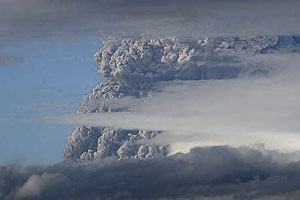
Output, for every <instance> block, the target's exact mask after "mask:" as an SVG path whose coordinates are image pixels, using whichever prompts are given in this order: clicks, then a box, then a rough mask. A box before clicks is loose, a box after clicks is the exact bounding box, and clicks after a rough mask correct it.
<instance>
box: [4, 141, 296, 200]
mask: <svg viewBox="0 0 300 200" xmlns="http://www.w3.org/2000/svg"><path fill="white" fill-rule="evenodd" d="M296 155H298V158H299V154H296ZM290 156H291V155H289V154H282V153H279V152H278V151H267V150H263V149H261V150H258V149H253V148H247V147H240V148H231V147H226V146H216V147H206V148H194V149H192V150H191V151H190V152H189V153H187V154H176V155H173V156H170V157H159V158H154V159H144V160H130V159H129V160H121V161H118V160H114V159H111V158H108V159H105V160H100V161H93V162H83V163H70V162H63V163H59V164H56V165H53V166H46V167H42V166H40V167H39V166H31V167H25V168H22V167H21V166H20V165H18V164H15V165H12V166H1V167H0V170H1V174H0V183H1V185H0V198H1V199H5V200H10V199H44V200H46V199H66V200H67V199H75V200H76V199H91V200H93V199H95V200H96V199H179V198H180V199H203V200H217V199H218V200H233V199H234V200H246V199H247V200H249V199H251V200H252V199H253V200H271V199H272V200H274V199H290V200H296V199H297V198H298V195H299V192H300V191H299V187H300V177H299V176H300V171H299V169H300V165H299V162H294V161H292V160H289V159H286V160H285V161H282V160H281V161H280V160H278V159H277V158H289V157H290Z"/></svg>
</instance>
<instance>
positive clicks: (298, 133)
mask: <svg viewBox="0 0 300 200" xmlns="http://www.w3.org/2000/svg"><path fill="white" fill-rule="evenodd" d="M248 59H249V57H247V58H245V59H244V60H248ZM250 60H255V62H257V63H262V65H263V66H268V67H269V69H270V73H268V74H264V75H261V76H255V75H250V76H247V73H246V74H245V75H244V76H243V75H241V77H240V78H237V79H224V80H209V81H172V82H163V83H162V84H161V85H160V87H159V88H162V89H161V91H160V92H152V93H151V94H150V95H148V97H147V98H139V99H137V98H130V97H129V98H128V97H126V98H123V99H122V98H121V99H119V100H113V101H111V102H108V103H111V104H113V105H114V107H115V108H116V109H118V107H119V108H120V109H121V110H123V112H112V113H95V114H77V115H64V116H54V117H46V118H43V119H42V120H43V121H48V122H55V123H70V124H76V125H84V126H109V127H115V128H123V129H146V130H158V131H164V132H165V133H164V134H161V135H159V136H157V137H155V138H154V139H153V140H152V142H153V143H162V144H163V143H169V144H173V145H174V147H173V148H174V149H173V151H175V152H176V151H186V150H188V149H189V148H190V147H192V146H195V145H202V146H205V145H232V146H239V145H250V144H254V143H265V144H266V146H267V147H269V148H275V149H280V150H283V151H293V150H299V146H300V142H299V141H300V127H299V123H298V122H299V118H300V116H299V113H300V110H299V107H300V106H299V95H298V94H300V88H299V84H300V83H299V80H298V77H299V74H300V71H299V68H298V63H299V58H298V57H297V56H291V55H289V56H284V55H281V56H278V55H261V56H256V57H251V59H250ZM245 63H247V62H246V61H245Z"/></svg>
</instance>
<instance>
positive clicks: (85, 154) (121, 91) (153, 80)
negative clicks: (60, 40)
mask: <svg viewBox="0 0 300 200" xmlns="http://www.w3.org/2000/svg"><path fill="white" fill-rule="evenodd" d="M274 52H285V53H287V52H300V37H299V36H276V37H275V36H272V37H267V36H260V37H249V38H241V37H229V38H212V39H207V38H202V39H197V40H196V39H193V40H185V41H182V40H178V39H176V38H162V39H159V38H154V39H153V38H146V37H140V38H136V39H128V38H125V39H124V38H111V39H108V40H106V41H105V42H104V47H103V48H102V49H100V50H99V51H98V52H97V53H96V54H95V61H96V64H97V66H98V68H99V73H100V74H101V76H102V77H103V78H104V80H105V82H103V83H101V84H99V85H97V86H96V87H95V88H94V89H93V92H92V93H91V94H89V95H87V96H86V97H84V101H83V104H82V106H81V107H80V108H79V110H78V113H97V112H121V111H122V109H120V108H118V107H114V105H113V104H110V103H108V102H109V100H114V99H120V98H123V97H128V96H132V97H136V98H141V97H146V96H147V95H148V94H149V92H151V91H154V90H156V89H158V84H159V83H160V82H162V81H171V80H203V79H205V80H207V79H228V78H236V77H238V76H239V75H240V74H241V73H250V74H256V73H265V72H267V71H266V70H261V69H259V68H256V67H253V68H250V69H249V67H248V68H245V67H244V66H242V65H241V63H239V62H237V59H238V56H240V55H253V54H263V53H274ZM228 55H230V56H228ZM158 134H163V133H161V132H159V131H145V130H123V129H116V128H111V127H86V126H80V127H76V128H75V129H74V130H73V132H72V133H70V135H69V141H68V144H67V146H66V149H65V152H64V157H65V158H66V159H73V160H93V159H95V158H100V159H101V158H105V157H109V156H114V157H116V158H119V159H122V158H152V157H157V156H165V155H167V154H168V144H165V145H150V144H146V143H145V142H144V143H142V141H147V140H149V139H151V138H153V137H155V136H157V135H158Z"/></svg>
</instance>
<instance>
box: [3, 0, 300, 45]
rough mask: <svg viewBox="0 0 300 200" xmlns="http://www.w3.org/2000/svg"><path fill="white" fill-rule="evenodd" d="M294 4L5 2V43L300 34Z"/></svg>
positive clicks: (228, 0)
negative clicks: (106, 37)
mask: <svg viewBox="0 0 300 200" xmlns="http://www.w3.org/2000/svg"><path fill="white" fill-rule="evenodd" d="M299 7H300V2H299V1H296V0H287V1H279V0H273V1H271V0H265V1H259V0H254V1H238V0H225V1H224V0H222V1H221V0H185V1H181V0H126V1H123V0H85V1H81V0H2V1H1V2H0V38H1V43H2V44H4V43H6V42H9V41H10V42H12V41H20V40H21V41H23V40H24V39H33V38H34V39H53V38H55V39H59V40H68V39H70V38H73V37H74V36H80V35H82V34H84V35H85V36H86V35H88V34H95V33H96V34H99V33H109V34H112V33H123V34H125V35H127V36H128V35H137V34H145V33H149V34H153V33H156V34H162V35H167V36H169V35H177V36H188V37H191V36H199V35H202V36H203V35H204V36H213V35H215V36H228V35H237V34H242V35H253V34H255V35H258V34H283V33H295V32H299V31H300V29H299V26H297V24H298V23H297V22H299V19H300V15H299V12H298V8H299Z"/></svg>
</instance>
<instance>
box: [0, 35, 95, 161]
mask: <svg viewBox="0 0 300 200" xmlns="http://www.w3.org/2000/svg"><path fill="white" fill-rule="evenodd" d="M100 47H101V44H100V42H99V41H98V40H97V37H95V38H92V37H91V38H83V39H78V40H74V41H72V42H71V41H70V42H64V43H61V42H59V41H55V42H51V43H50V42H44V43H43V42H41V41H37V42H31V41H27V42H22V43H20V44H18V45H17V46H14V47H12V48H8V47H7V48H5V49H1V50H0V54H3V55H6V57H9V56H10V55H13V56H14V57H16V58H18V59H17V60H16V61H17V62H16V61H15V60H12V59H10V60H9V61H10V62H6V63H3V64H2V65H0V82H1V84H0V94H1V98H0V110H1V113H0V127H1V131H0V137H1V140H0V152H1V156H0V163H11V162H14V161H16V160H21V161H23V162H24V163H25V164H29V163H36V164H43V163H54V162H57V161H59V160H61V159H62V156H63V149H64V147H65V144H66V142H67V137H68V133H69V132H70V131H72V129H73V126H62V125H59V126H56V125H53V124H52V125H51V124H45V123H32V122H30V121H28V119H29V118H32V117H37V116H45V115H49V114H59V113H74V112H76V109H77V107H78V106H79V105H80V104H81V101H82V97H83V96H84V95H86V94H88V93H89V92H90V91H91V90H92V88H93V87H94V86H95V85H96V84H97V83H99V82H101V77H100V76H99V75H98V73H97V68H96V66H95V64H94V61H93V54H94V53H95V52H96V51H97V50H98V49H99V48H100ZM19 58H22V59H21V60H19Z"/></svg>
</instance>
